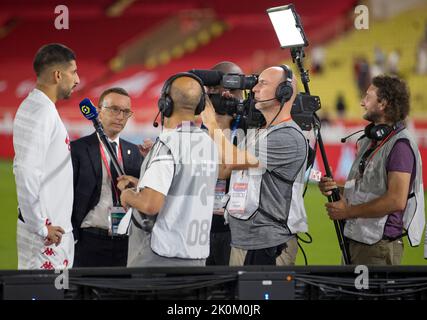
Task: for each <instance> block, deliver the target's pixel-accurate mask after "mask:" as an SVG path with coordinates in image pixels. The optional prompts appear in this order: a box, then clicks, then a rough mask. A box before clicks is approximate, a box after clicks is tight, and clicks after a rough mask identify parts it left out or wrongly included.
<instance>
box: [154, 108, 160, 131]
mask: <svg viewBox="0 0 427 320" xmlns="http://www.w3.org/2000/svg"><path fill="white" fill-rule="evenodd" d="M160 112H161V111H160V110H159V112H157V115H156V117H155V118H154V121H153V127H154V128H157V127H158V126H159V123H158V122H157V118H158V117H159V114H160Z"/></svg>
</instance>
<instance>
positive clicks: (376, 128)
mask: <svg viewBox="0 0 427 320" xmlns="http://www.w3.org/2000/svg"><path fill="white" fill-rule="evenodd" d="M397 129H398V125H397V124H394V125H393V126H389V125H387V124H377V125H375V124H374V123H373V122H372V123H370V124H368V125H367V126H366V127H365V130H364V131H365V136H367V137H368V138H369V139H371V140H375V141H381V140H383V139H384V138H385V137H387V136H388V135H389V134H390V133H391V132H392V131H395V130H397Z"/></svg>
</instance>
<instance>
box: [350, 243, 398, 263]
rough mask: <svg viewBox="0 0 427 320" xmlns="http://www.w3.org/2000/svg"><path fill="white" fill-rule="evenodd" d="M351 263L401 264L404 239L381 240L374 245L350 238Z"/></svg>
mask: <svg viewBox="0 0 427 320" xmlns="http://www.w3.org/2000/svg"><path fill="white" fill-rule="evenodd" d="M349 241H350V242H349V245H350V246H349V247H350V259H351V264H355V265H359V264H363V265H400V263H401V261H402V255H403V240H402V239H397V240H394V241H390V240H381V241H379V242H378V243H375V244H373V245H368V244H364V243H359V242H356V241H353V240H349Z"/></svg>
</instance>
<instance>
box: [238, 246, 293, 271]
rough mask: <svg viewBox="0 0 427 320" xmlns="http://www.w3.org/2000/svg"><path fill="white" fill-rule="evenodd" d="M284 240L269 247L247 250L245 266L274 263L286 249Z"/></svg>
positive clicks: (273, 264)
mask: <svg viewBox="0 0 427 320" xmlns="http://www.w3.org/2000/svg"><path fill="white" fill-rule="evenodd" d="M286 247H287V244H286V242H285V243H283V244H281V245H278V246H275V247H271V248H265V249H257V250H248V252H247V253H246V257H245V263H244V265H245V266H250V265H272V266H275V265H276V258H277V257H278V256H280V255H281V253H282V251H283V249H286Z"/></svg>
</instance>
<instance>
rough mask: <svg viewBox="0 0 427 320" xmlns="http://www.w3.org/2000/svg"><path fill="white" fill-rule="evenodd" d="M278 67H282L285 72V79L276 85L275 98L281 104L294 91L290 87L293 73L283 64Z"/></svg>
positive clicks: (287, 99)
mask: <svg viewBox="0 0 427 320" xmlns="http://www.w3.org/2000/svg"><path fill="white" fill-rule="evenodd" d="M280 68H282V69H283V71H284V73H285V80H284V81H282V82H281V83H279V85H278V86H277V88H276V94H275V98H276V99H277V100H278V101H279V102H280V103H281V104H282V105H283V104H285V103H286V102H288V101H289V100H290V99H291V97H292V94H293V93H294V89H293V88H292V78H293V73H292V70H291V69H290V68H289V67H288V66H287V65H285V64H282V65H280Z"/></svg>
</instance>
